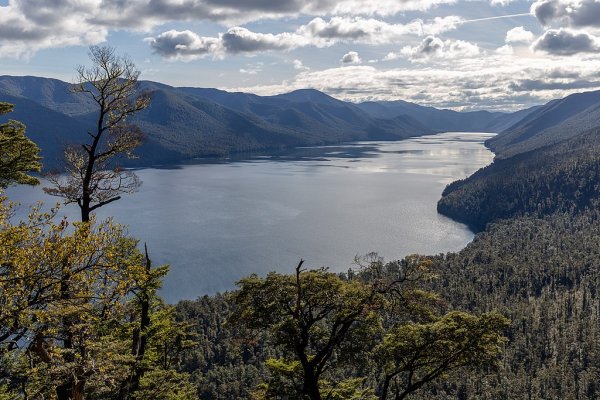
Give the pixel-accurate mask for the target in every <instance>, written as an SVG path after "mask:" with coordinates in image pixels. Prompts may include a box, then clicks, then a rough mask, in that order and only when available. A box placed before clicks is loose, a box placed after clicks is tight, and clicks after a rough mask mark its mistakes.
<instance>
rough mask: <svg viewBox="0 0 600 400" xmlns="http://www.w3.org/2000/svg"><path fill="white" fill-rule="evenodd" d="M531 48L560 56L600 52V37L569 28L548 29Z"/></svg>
mask: <svg viewBox="0 0 600 400" xmlns="http://www.w3.org/2000/svg"><path fill="white" fill-rule="evenodd" d="M532 48H533V49H534V50H536V51H542V52H546V53H548V54H554V55H561V56H570V55H573V54H578V53H596V52H600V38H597V37H595V36H593V35H590V34H588V33H586V32H576V31H572V30H570V29H562V28H561V29H550V30H548V31H546V32H545V33H544V34H543V35H542V36H541V37H540V38H539V39H538V40H537V41H536V42H535V43H534V44H533V46H532Z"/></svg>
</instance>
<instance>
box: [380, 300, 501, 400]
mask: <svg viewBox="0 0 600 400" xmlns="http://www.w3.org/2000/svg"><path fill="white" fill-rule="evenodd" d="M508 326H509V320H508V319H506V318H505V317H503V316H502V315H500V314H498V313H493V312H492V313H487V314H483V315H481V316H479V317H477V316H475V315H471V314H468V313H465V312H460V311H453V312H450V313H448V314H446V315H444V316H442V317H440V318H435V320H434V321H432V322H429V323H407V324H401V325H399V326H395V327H394V328H392V329H391V330H390V331H389V332H387V333H386V334H385V336H384V338H383V341H382V342H381V343H380V344H379V345H378V346H377V347H376V348H375V351H374V353H375V355H376V357H377V358H378V359H379V360H381V361H382V366H383V378H382V379H381V381H380V384H381V387H380V389H379V392H380V396H379V398H380V399H381V400H386V399H389V398H392V399H394V400H402V399H404V398H406V397H407V396H408V395H409V394H411V393H412V392H414V391H415V390H418V389H420V388H421V387H423V386H424V385H426V384H427V383H429V382H431V381H433V380H435V379H438V378H439V377H441V376H442V375H443V374H447V373H448V372H450V371H452V370H454V369H457V368H461V367H470V368H473V367H480V366H486V365H493V364H494V362H495V361H496V360H497V358H498V356H499V355H500V353H501V352H502V346H503V344H504V343H505V342H506V338H504V337H503V336H502V335H501V334H500V333H501V332H503V331H504V330H506V329H507V328H508Z"/></svg>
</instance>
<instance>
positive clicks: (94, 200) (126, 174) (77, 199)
mask: <svg viewBox="0 0 600 400" xmlns="http://www.w3.org/2000/svg"><path fill="white" fill-rule="evenodd" d="M89 56H90V59H91V61H92V66H91V67H84V66H80V67H78V68H77V75H78V77H77V83H76V84H75V85H74V87H73V91H74V92H76V93H83V94H85V95H88V96H90V97H91V98H92V99H93V100H94V102H95V103H96V104H97V105H98V108H99V114H98V119H97V124H96V126H95V127H94V129H93V130H91V131H88V132H87V134H88V136H89V140H88V141H87V142H85V143H83V144H79V145H75V146H70V147H68V148H67V149H66V150H65V161H66V164H67V165H66V174H55V173H53V174H49V175H48V176H47V178H48V180H49V181H50V182H51V183H52V184H53V186H54V187H51V188H44V190H45V191H46V193H48V194H51V195H53V196H58V197H62V198H64V199H65V203H67V204H68V203H76V204H77V205H78V206H79V208H80V209H81V220H82V221H89V219H90V214H91V212H92V211H94V210H96V209H98V208H100V207H102V206H105V205H106V204H109V203H112V202H113V201H116V200H119V199H120V198H121V195H122V194H124V193H132V192H134V191H136V190H137V189H138V187H139V186H140V184H141V182H140V180H139V178H138V177H137V176H136V175H135V174H134V173H133V172H132V171H128V170H124V169H122V168H120V167H119V166H118V165H116V160H115V158H116V157H118V156H125V157H128V158H133V157H134V155H133V150H134V149H135V148H136V147H138V146H139V145H140V143H141V141H142V132H141V131H140V129H139V128H138V127H136V126H134V125H130V124H128V123H127V119H128V117H129V116H131V115H132V114H134V113H136V112H138V111H141V110H143V109H144V108H146V107H147V106H148V105H149V102H150V100H149V97H148V96H147V95H145V94H141V95H138V93H137V92H138V77H139V75H140V72H139V71H138V70H137V69H136V67H135V65H134V64H133V62H132V61H131V60H130V59H129V58H128V57H122V56H118V55H116V54H115V50H114V49H113V48H112V47H107V46H103V47H99V46H92V47H90V52H89Z"/></svg>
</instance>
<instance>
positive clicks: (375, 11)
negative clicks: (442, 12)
mask: <svg viewBox="0 0 600 400" xmlns="http://www.w3.org/2000/svg"><path fill="white" fill-rule="evenodd" d="M454 1H455V0H380V1H378V2H373V1H371V0H278V1H269V0H244V1H238V0H151V1H148V0H128V1H123V0H88V1H82V0H52V1H47V0H11V1H9V2H8V4H7V5H5V6H0V56H2V55H5V56H6V55H23V54H31V53H33V52H35V51H37V50H38V49H42V48H50V47H60V46H68V45H80V44H84V45H85V44H97V43H100V42H103V41H105V40H106V38H107V36H108V32H109V31H110V30H111V29H134V30H142V31H148V30H149V29H151V28H153V27H156V26H160V25H163V24H165V23H167V22H174V21H206V20H208V21H214V22H218V23H222V24H225V25H228V26H231V25H235V24H242V23H246V22H251V21H259V20H266V19H275V18H282V17H299V16H317V15H319V16H323V15H336V14H339V15H346V16H390V15H395V14H398V13H400V12H405V11H411V10H421V11H424V10H427V9H429V8H431V7H435V6H437V5H439V4H446V3H454Z"/></svg>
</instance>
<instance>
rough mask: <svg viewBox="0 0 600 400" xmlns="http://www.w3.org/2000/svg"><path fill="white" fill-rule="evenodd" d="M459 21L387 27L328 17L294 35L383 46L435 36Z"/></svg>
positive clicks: (449, 18) (450, 18) (382, 23)
mask: <svg viewBox="0 0 600 400" xmlns="http://www.w3.org/2000/svg"><path fill="white" fill-rule="evenodd" d="M461 22H462V18H460V17H457V16H447V17H444V18H440V17H436V18H434V19H432V20H430V21H423V20H421V19H416V20H413V21H411V22H409V23H407V24H390V23H387V22H385V21H381V20H378V19H373V18H362V17H332V18H330V19H329V21H325V20H324V19H323V18H320V17H319V18H314V19H313V20H311V21H310V22H309V23H307V24H306V25H303V26H301V27H300V28H298V30H297V31H296V33H298V34H300V35H303V36H306V37H311V38H313V39H321V40H324V41H339V40H351V41H353V42H359V43H368V44H383V43H390V42H392V41H394V40H398V39H400V38H401V37H403V36H407V35H415V36H424V35H429V34H439V33H443V32H447V31H451V30H454V29H456V28H457V26H458V25H459V24H460V23H461Z"/></svg>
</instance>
